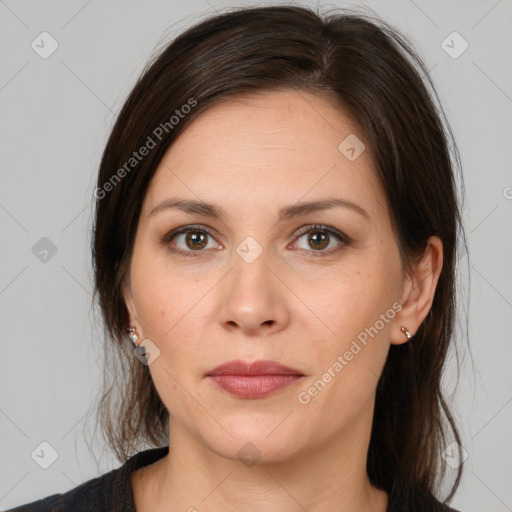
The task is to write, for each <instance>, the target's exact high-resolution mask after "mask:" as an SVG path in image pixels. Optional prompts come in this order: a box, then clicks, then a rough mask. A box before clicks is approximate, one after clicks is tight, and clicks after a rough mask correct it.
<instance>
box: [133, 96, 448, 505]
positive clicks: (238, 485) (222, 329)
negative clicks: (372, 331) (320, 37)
mask: <svg viewBox="0 0 512 512" xmlns="http://www.w3.org/2000/svg"><path fill="white" fill-rule="evenodd" d="M349 134H355V135H356V136H357V137H358V138H359V139H360V140H362V141H364V135H363V134H362V133H360V131H359V130H358V128H357V127H356V126H354V125H353V124H351V123H350V122H349V119H348V117H347V116H346V115H344V114H343V112H342V111H341V110H340V109H337V108H334V107H333V106H332V105H331V104H330V103H328V102H327V101H326V100H324V99H322V98H320V97H317V96H315V95H312V94H309V93H305V92H300V93H299V92H294V91H280V92H275V91H274V92H264V93H258V94H254V95H251V96H246V97H244V98H237V99H230V100H229V101H226V102H224V103H222V104H219V105H216V106H213V107H211V108H210V109H208V110H207V111H205V112H204V113H202V114H201V115H200V116H199V117H198V118H197V119H196V120H195V121H194V122H193V123H192V124H191V125H190V126H189V127H188V128H187V129H186V130H185V131H184V132H183V133H182V135H181V136H180V137H179V138H178V139H177V141H176V142H175V144H174V145H173V146H172V147H171V148H170V149H169V150H168V151H167V153H166V154H165V156H164V158H163V159H162V161H161V162H160V164H159V167H158V169H157V171H156V174H155V175H154V177H153V179H152V181H151V183H150V186H149V189H148V191H147V194H146V196H145V198H144V202H143V207H142V211H141V216H140V220H139V224H138V229H137V233H136V240H135V245H134V250H133V257H132V261H131V266H130V270H129V275H128V276H127V280H126V282H125V286H124V298H125V302H126V305H127V307H128V310H129V313H130V318H131V323H132V324H133V325H134V326H135V327H136V330H137V333H138V335H139V340H142V339H145V338H149V339H150V340H151V342H152V343H154V344H155V345H156V346H157V347H158V348H159V350H160V355H159V356H158V357H157V358H156V359H155V361H154V362H153V363H151V365H150V366H149V370H150V372H151V376H152V379H153V381H154V383H155V386H156V389H157V390H158V393H159V395H160V397H161V399H162V401H163V402H164V404H165V406H166V407H167V409H168V410H169V413H170V427H169V446H170V453H169V455H168V456H166V457H164V458H163V459H161V460H159V461H157V462H156V463H154V464H152V465H150V466H146V467H144V468H142V469H140V470H138V471H137V472H135V473H133V475H132V488H133V493H134V498H135V503H136V507H137V510H140V511H146V510H148V511H149V510H151V511H160V510H162V511H163V510H166V511H167V512H168V511H187V510H190V511H192V510H198V511H206V510H226V511H235V510H244V511H247V512H253V511H254V512H256V511H261V510H265V511H268V512H274V511H279V512H283V511H284V512H296V511H303V510H307V511H308V512H320V511H331V510H337V511H351V512H359V511H369V510H371V511H377V512H379V511H380V512H384V511H385V510H386V507H387V502H388V496H387V494H386V493H385V492H384V491H381V490H378V489H376V488H374V487H372V486H371V484H370V482H369V480H368V476H367V473H366V455H367V450H368V445H369V441H370V431H371V424H372V413H373V408H374V401H375V390H376V385H377V380H378V376H379V375H380V373H381V371H382V368H383V366H384V363H385V360H386V356H387V353H388V350H389V347H390V345H391V344H401V343H405V342H407V338H406V336H405V335H404V333H403V332H402V331H401V330H400V327H401V326H407V328H408V330H409V331H410V332H411V333H413V334H414V333H415V332H416V330H417V329H418V327H419V326H420V324H421V322H422V321H423V320H424V318H425V317H426V315H427V314H428V311H429V309H430V307H431V304H432V300H433V297H434V293H435V288H436V284H437V281H438V278H439V274H440V272H441V267H442V243H441V241H440V240H439V239H438V238H436V237H431V238H430V239H429V245H428V248H427V250H426V251H425V254H424V257H423V259H422V260H421V261H420V262H419V263H418V264H417V265H416V266H415V267H414V268H413V270H412V271H411V272H410V273H405V272H403V268H402V262H401V260H400V256H399V252H398V246H397V241H396V237H395V234H394V232H393V229H392V225H391V220H390V216H389V210H388V208H387V205H386V200H385V196H384V194H383V192H382V190H381V189H380V187H379V183H378V181H377V177H376V174H375V171H374V169H373V165H372V161H371V155H370V151H369V150H368V149H367V150H366V151H364V152H363V153H362V154H361V155H360V156H359V157H358V158H357V159H356V160H355V161H349V160H348V159H347V158H346V157H345V155H344V154H342V153H341V152H340V151H339V150H338V145H339V144H340V142H341V141H343V140H344V139H345V137H347V136H348V135H349ZM171 196H173V197H180V198H184V199H194V200H203V201H208V202H211V203H215V204H216V205H218V206H220V207H222V208H223V209H224V210H225V211H226V215H227V217H226V218H225V219H224V220H223V221H221V220H217V219H213V218H209V217H205V216H204V215H199V214H187V213H184V212H182V211H179V210H177V209H167V210H163V211H161V212H159V213H157V214H155V215H153V216H150V215H149V213H150V211H151V210H152V209H153V208H154V207H155V206H156V205H158V204H160V203H161V202H162V201H165V200H166V199H168V198H169V197H171ZM326 197H338V198H343V199H346V200H349V201H352V202H353V203H356V204H357V205H359V206H360V207H362V208H364V210H365V211H366V212H367V213H368V216H369V219H366V218H365V217H364V216H363V215H361V214H359V213H357V212H355V211H352V210H350V209H348V208H339V207H337V208H332V209H328V210H323V211H318V212H311V213H308V214H305V215H302V216H301V217H297V218H292V219H289V220H286V221H284V222H281V223H278V220H277V215H278V210H279V208H280V207H283V206H286V205H290V204H294V203H297V202H299V201H313V200H318V199H323V198H326ZM190 224H199V225H200V226H201V227H204V228H210V231H212V232H213V236H211V237H210V236H209V235H205V236H206V239H205V243H207V245H206V246H204V244H203V245H201V242H202V240H201V239H200V240H199V242H198V241H197V240H196V241H194V239H192V240H190V238H189V239H188V243H187V238H186V235H178V236H177V237H176V238H175V239H174V240H173V241H171V242H170V243H169V245H167V246H164V245H159V243H158V242H159V240H160V239H161V238H163V237H164V236H165V235H166V234H167V233H169V232H171V231H172V230H175V229H176V228H179V227H182V226H187V225H190ZM310 224H321V225H326V226H332V227H333V228H335V229H338V230H339V231H341V232H342V233H345V234H346V235H348V236H349V237H350V238H351V239H352V240H353V241H352V242H350V243H349V244H348V245H345V244H344V243H343V241H340V240H338V239H337V238H336V237H335V236H332V235H331V236H329V235H328V233H327V234H326V233H325V231H324V232H321V234H322V233H323V234H326V235H327V236H328V240H327V241H328V244H327V242H325V246H322V244H320V246H321V247H323V248H322V249H321V250H319V249H318V248H317V245H315V243H314V240H313V242H311V241H309V242H308V234H307V233H306V234H305V235H303V236H302V237H301V238H298V236H297V234H296V233H297V232H298V230H299V229H300V228H302V227H304V226H308V225H310ZM191 231H192V232H197V228H196V229H195V231H194V228H192V230H191ZM312 231H313V233H314V232H315V230H314V229H313V230H312ZM310 233H311V232H310ZM313 233H312V234H313ZM196 236H197V235H196ZM247 236H252V237H253V238H254V239H255V240H256V241H257V242H258V244H259V245H260V247H261V249H262V253H261V254H260V255H259V256H258V257H257V258H256V259H255V260H254V261H253V262H252V263H248V262H247V261H245V260H244V259H243V258H242V257H241V256H240V255H239V254H238V253H237V252H236V249H237V247H238V246H239V244H240V243H241V242H242V241H243V240H244V239H245V238H246V237H247ZM194 244H196V245H194ZM197 244H198V245H199V247H203V248H200V249H199V250H198V249H197V247H198V245H197ZM317 244H318V242H317ZM173 247H174V248H179V249H182V250H184V251H188V252H189V253H194V254H196V255H197V254H199V256H196V257H194V254H193V255H192V256H191V257H186V256H184V255H181V254H176V253H173V252H172V251H171V248H173ZM194 249H196V250H195V251H194ZM331 249H332V250H333V252H330V254H328V255H327V256H324V257H320V256H318V255H317V254H318V253H319V252H322V251H323V252H326V253H328V252H329V251H330V250H331ZM394 303H398V304H400V305H401V307H402V309H401V310H400V311H399V312H398V313H396V314H395V315H394V318H392V319H389V318H388V317H389V316H390V315H388V317H387V318H388V321H387V322H385V325H384V327H383V328H382V329H380V330H379V332H378V334H377V335H375V336H374V337H373V338H369V341H368V343H367V345H366V346H364V347H363V348H362V350H361V351H360V352H359V353H357V355H355V356H354V357H353V359H352V360H350V361H349V362H348V364H347V365H346V366H344V368H343V370H342V371H341V372H339V373H337V374H336V376H335V377H334V378H332V380H331V381H330V382H329V383H328V384H326V386H325V387H324V388H323V389H322V390H321V391H320V392H319V393H318V394H317V395H316V396H314V397H311V401H310V402H309V403H308V404H302V403H300V402H299V400H298V394H299V393H300V392H301V391H304V390H306V391H307V390H308V388H309V387H310V386H312V384H313V383H314V382H315V381H317V380H318V379H319V378H321V377H322V375H323V374H324V373H325V372H326V370H327V369H328V368H329V367H332V366H333V363H334V362H335V361H336V360H337V357H338V356H339V355H340V354H341V355H343V354H344V353H345V352H346V351H347V350H349V348H350V346H351V343H352V341H353V340H355V339H356V337H357V335H358V334H359V333H361V332H362V331H364V329H365V328H368V327H370V326H373V325H375V323H376V321H377V320H378V319H379V318H382V317H380V316H379V315H382V314H386V312H387V311H388V310H389V309H390V308H392V305H393V304H394ZM410 342H411V343H413V342H414V338H412V340H410ZM233 359H243V360H246V361H254V360H259V359H269V360H273V361H278V362H280V363H282V364H285V365H287V366H290V367H292V368H296V369H299V370H300V371H301V372H302V373H303V374H304V375H305V377H304V378H303V380H302V381H301V382H299V383H298V384H296V385H293V386H292V387H289V388H286V389H284V390H282V391H279V392H277V393H274V394H273V395H270V396H267V397H265V398H261V399H241V398H236V397H234V396H233V395H231V394H229V393H227V392H226V391H224V390H221V389H218V388H217V387H216V386H214V385H213V384H212V383H211V381H210V380H209V379H208V378H206V377H205V374H206V373H207V372H208V371H209V370H211V369H213V368H214V367H216V366H218V365H219V364H221V363H223V362H226V361H229V360H233ZM249 442H250V443H252V444H253V445H254V446H255V447H256V448H257V450H258V452H259V456H260V458H259V460H258V463H257V464H255V465H252V466H249V465H247V464H244V463H243V462H242V461H241V460H240V459H239V456H238V455H237V453H238V452H239V450H240V449H242V447H244V445H246V443H249ZM191 507H194V508H191Z"/></svg>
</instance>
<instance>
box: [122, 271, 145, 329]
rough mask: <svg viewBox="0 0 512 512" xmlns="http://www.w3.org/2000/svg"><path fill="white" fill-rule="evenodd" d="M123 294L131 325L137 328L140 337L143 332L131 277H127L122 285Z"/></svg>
mask: <svg viewBox="0 0 512 512" xmlns="http://www.w3.org/2000/svg"><path fill="white" fill-rule="evenodd" d="M121 293H122V296H123V300H124V303H125V304H126V309H127V310H128V316H129V324H130V325H133V326H134V327H135V330H136V332H137V334H138V335H139V336H140V334H141V332H142V331H141V326H140V323H139V321H138V320H137V308H136V307H135V301H134V300H133V292H132V287H131V283H130V278H129V276H128V277H126V278H125V279H124V280H123V282H122V284H121ZM126 327H128V326H126Z"/></svg>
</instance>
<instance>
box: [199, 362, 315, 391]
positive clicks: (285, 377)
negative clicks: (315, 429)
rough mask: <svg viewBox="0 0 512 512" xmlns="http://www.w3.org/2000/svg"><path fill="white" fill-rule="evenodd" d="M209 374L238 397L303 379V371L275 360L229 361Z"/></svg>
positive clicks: (288, 384) (279, 388) (221, 386)
mask: <svg viewBox="0 0 512 512" xmlns="http://www.w3.org/2000/svg"><path fill="white" fill-rule="evenodd" d="M206 377H207V378H208V379H209V380H210V381H211V382H212V383H213V384H215V385H216V386H217V387H218V388H220V389H223V390H224V391H227V392H228V393H230V394H231V395H233V396H236V397H238V398H246V399H256V398H263V397H266V396H268V395H271V394H274V393H276V392H278V391H281V390H283V389H285V388H288V387H290V386H292V385H294V384H296V383H297V382H299V381H301V380H302V379H303V378H304V377H305V375H304V374H303V373H302V372H301V371H300V370H296V369H294V368H290V367H288V366H284V365H282V364H280V363H277V362H275V361H254V362H252V363H246V362H244V361H241V360H235V361H229V362H227V363H224V364H221V365H220V366H217V367H216V368H214V369H213V370H211V371H210V372H208V373H207V374H206Z"/></svg>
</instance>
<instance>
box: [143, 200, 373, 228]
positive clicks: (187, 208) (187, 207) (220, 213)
mask: <svg viewBox="0 0 512 512" xmlns="http://www.w3.org/2000/svg"><path fill="white" fill-rule="evenodd" d="M335 207H342V208H348V209H350V210H352V211H354V212H356V213H359V214H360V215H362V216H363V217H365V218H366V219H367V220H370V215H369V214H368V213H367V212H366V210H365V209H364V208H362V207H361V206H359V205H358V204H356V203H353V202H352V201H348V200H346V199H341V198H337V197H333V198H327V199H321V200H318V201H308V202H301V203H296V204H292V205H288V206H284V207H283V208H281V209H280V210H279V217H278V219H279V222H282V221H284V220H289V219H291V218H293V217H298V216H300V215H305V214H307V213H311V212H316V211H320V210H327V209H331V208H335ZM172 208H176V209H179V210H182V211H184V212H186V213H191V214H198V215H204V216H206V217H212V218H215V219H219V220H222V221H224V220H225V219H226V217H227V215H226V212H225V211H224V210H223V209H222V208H221V207H219V206H216V205H214V204H212V203H207V202H204V201H197V200H193V199H178V198H174V197H171V198H169V199H166V200H165V201H163V202H162V203H160V204H159V205H157V206H155V207H154V208H153V209H152V210H151V212H150V213H149V216H150V217H152V216H153V215H155V214H157V213H158V212H160V211H163V210H167V209H172Z"/></svg>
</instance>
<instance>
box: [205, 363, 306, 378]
mask: <svg viewBox="0 0 512 512" xmlns="http://www.w3.org/2000/svg"><path fill="white" fill-rule="evenodd" d="M206 375H207V376H218V375H301V376H302V375H303V373H302V372H301V371H299V370H296V369H294V368H290V367H288V366H284V365H283V364H281V363H278V362H276V361H264V360H260V361H253V362H245V361H241V360H240V359H236V360H234V361H228V362H227V363H223V364H221V365H219V366H217V367H215V368H214V369H213V370H211V371H209V372H208V373H207V374H206Z"/></svg>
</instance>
